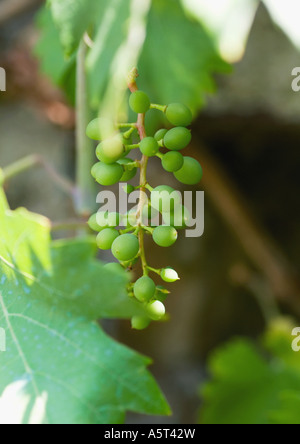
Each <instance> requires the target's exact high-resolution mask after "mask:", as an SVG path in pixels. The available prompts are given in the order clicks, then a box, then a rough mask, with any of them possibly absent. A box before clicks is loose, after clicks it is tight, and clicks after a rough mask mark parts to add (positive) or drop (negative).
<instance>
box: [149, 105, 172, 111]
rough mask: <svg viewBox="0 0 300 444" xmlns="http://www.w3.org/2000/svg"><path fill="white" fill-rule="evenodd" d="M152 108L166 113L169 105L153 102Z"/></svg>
mask: <svg viewBox="0 0 300 444" xmlns="http://www.w3.org/2000/svg"><path fill="white" fill-rule="evenodd" d="M150 108H151V109H158V110H159V111H161V112H163V113H165V112H166V111H167V108H168V107H167V106H166V105H157V104H156V103H151V105H150Z"/></svg>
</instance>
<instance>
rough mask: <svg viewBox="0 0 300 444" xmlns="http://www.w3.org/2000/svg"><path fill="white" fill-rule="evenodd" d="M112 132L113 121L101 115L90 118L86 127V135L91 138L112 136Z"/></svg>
mask: <svg viewBox="0 0 300 444" xmlns="http://www.w3.org/2000/svg"><path fill="white" fill-rule="evenodd" d="M114 132H115V127H114V124H113V122H112V121H111V120H109V119H105V118H103V117H101V118H97V119H94V120H92V121H91V122H90V123H89V124H88V127H87V129H86V135H87V136H88V137H89V138H90V139H92V140H102V139H104V138H105V137H110V136H112V135H113V134H114Z"/></svg>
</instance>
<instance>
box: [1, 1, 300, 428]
mask: <svg viewBox="0 0 300 444" xmlns="http://www.w3.org/2000/svg"><path fill="white" fill-rule="evenodd" d="M115 3H116V5H115V6H117V9H116V18H115V22H114V26H117V25H118V23H120V22H119V21H121V20H124V23H126V21H128V20H129V19H130V17H127V15H126V14H127V12H126V11H125V12H124V11H122V7H121V6H120V5H119V6H118V2H115ZM124 3H127V0H126V1H125V2H124ZM139 3H140V4H141V5H144V10H141V11H139V12H138V13H139V17H140V19H141V17H142V19H141V23H140V24H139V27H140V28H141V29H142V31H144V34H143V37H142V38H141V41H140V46H139V47H138V48H137V51H136V53H135V54H130V55H129V56H128V57H127V61H126V63H127V64H129V63H130V64H132V62H133V61H135V62H137V65H138V67H139V70H140V74H141V78H140V82H139V84H140V86H141V88H142V89H143V88H144V89H145V90H147V91H148V92H149V93H150V96H151V97H152V98H153V101H154V102H158V103H169V102H170V101H174V100H175V101H184V102H185V103H187V105H189V106H190V107H191V108H192V109H193V112H194V114H195V121H194V124H193V134H194V137H193V142H192V144H191V146H190V148H189V149H188V150H189V152H190V154H191V155H193V156H194V157H196V158H197V159H198V160H199V161H200V162H201V163H202V166H203V168H204V179H203V182H202V183H201V186H200V189H201V190H204V191H205V196H206V203H205V225H206V227H205V234H204V236H203V237H202V238H199V239H193V238H190V239H189V238H185V237H184V236H182V237H181V238H180V240H179V241H178V243H177V244H176V245H175V246H174V247H172V248H171V249H168V250H166V251H161V250H159V249H158V248H155V247H154V246H153V244H152V243H151V242H150V243H149V245H148V246H147V250H148V255H149V258H150V262H152V263H153V264H155V265H157V267H160V266H163V265H166V264H170V265H172V266H173V267H174V268H175V269H176V270H177V271H178V272H179V274H180V276H181V281H180V282H179V284H176V285H174V286H172V294H171V296H170V297H169V299H168V302H167V308H168V311H169V313H170V321H169V322H167V323H161V324H159V323H155V324H154V325H153V326H151V327H150V328H149V329H148V330H146V331H145V332H142V333H140V332H138V333H136V332H133V331H131V330H130V328H129V323H128V322H124V323H123V322H107V323H105V325H104V327H105V328H106V329H107V331H109V333H110V334H111V335H113V336H114V337H116V338H117V339H118V340H119V341H121V342H122V343H125V344H128V345H130V346H131V347H133V348H134V349H136V350H138V351H140V352H142V353H143V354H146V355H148V356H151V357H152V358H153V359H154V366H153V367H152V371H153V373H154V374H155V376H156V377H157V379H158V381H159V384H160V385H161V387H162V388H163V390H164V392H165V393H166V396H167V398H168V400H169V402H170V404H171V406H172V408H173V413H174V414H173V416H172V417H171V418H167V419H166V418H149V417H141V416H137V415H129V416H128V419H127V420H128V422H129V423H140V422H143V423H148V422H149V423H155V424H159V423H166V422H170V423H172V424H193V423H195V422H204V423H266V422H273V421H279V422H297V423H300V414H299V415H298V416H299V417H298V416H297V414H296V415H294V416H293V414H294V413H295V412H296V411H297V408H298V412H299V406H300V380H299V376H298V379H297V377H296V376H295V375H294V376H293V377H291V373H292V372H293V371H295V369H296V370H297V372H298V373H299V368H300V355H299V357H298V354H296V353H294V352H293V351H292V350H291V342H292V336H291V332H292V329H293V328H295V327H297V326H298V325H299V322H300V320H299V317H300V281H299V259H300V251H299V242H300V232H299V222H300V220H299V219H300V210H299V192H300V175H299V168H300V157H299V146H300V92H299V93H297V92H295V91H293V89H292V86H291V84H292V80H293V77H292V75H291V73H292V70H293V68H294V67H297V66H299V45H300V32H299V26H298V20H295V18H298V17H299V13H300V6H299V4H298V2H297V1H293V0H290V1H285V2H277V1H276V0H274V1H272V0H269V1H266V2H257V1H254V0H253V1H252V0H247V1H246V0H245V1H244V0H243V1H242V0H239V1H231V0H228V1H227V0H226V1H225V0H223V1H221V2H220V1H219V0H210V1H206V0H204V1H202V0H195V1H193V0H186V1H182V2H179V1H177V0H174V1H173V0H172V1H171V0H160V1H158V0H153V1H152V2H150V1H148V0H147V1H146V2H144V0H143V1H142V0H139ZM278 3H284V5H281V7H280V5H278ZM118 8H119V9H118ZM141 9H142V8H141ZM122 14H124V17H123V16H122ZM118 20H119V21H118ZM142 24H143V27H142ZM140 28H139V29H140ZM116 29H119V34H118V35H116ZM141 29H140V32H142V31H141ZM137 35H140V34H137ZM112 36H115V37H114V39H113V38H112ZM98 37H99V36H98ZM127 37H128V36H127V34H126V32H125V31H124V27H122V26H117V28H115V29H114V28H113V25H112V27H111V36H110V38H109V39H108V41H105V40H104V42H102V43H103V45H104V50H103V51H102V52H101V54H100V50H99V45H98V47H96V43H95V46H94V47H93V48H92V49H91V54H90V55H89V58H88V68H90V69H91V72H92V69H93V74H91V78H90V85H91V91H90V103H91V113H94V114H96V113H97V111H98V110H99V108H100V107H101V106H102V104H103V103H107V101H108V100H113V97H112V96H109V95H108V94H109V93H111V91H112V85H115V83H113V82H115V81H116V78H118V75H119V76H120V75H121V74H122V73H123V72H124V70H125V69H127V65H126V63H125V64H124V65H122V67H120V71H118V69H117V73H119V74H118V75H117V76H116V75H111V73H112V72H116V69H115V68H116V66H117V65H116V61H117V60H118V58H117V57H115V55H116V53H117V51H118V49H120V47H122V45H125V49H126V44H128V38H127ZM97 41H98V39H96V42H97ZM123 49H124V48H123ZM97 51H98V53H97ZM134 58H135V59H136V60H134ZM119 59H120V60H121V57H119ZM120 63H121V62H120ZM0 66H1V67H3V68H5V69H6V72H7V91H6V92H5V93H2V92H1V93H0V116H1V117H0V165H1V167H5V166H7V165H9V164H11V163H12V162H14V161H16V160H19V159H21V158H23V157H24V156H27V155H29V154H31V153H37V154H39V155H41V156H43V158H44V159H46V160H47V162H48V163H49V164H50V165H51V166H53V167H54V168H55V169H56V170H57V171H58V172H59V173H60V174H61V175H64V176H66V177H68V178H69V179H71V180H73V179H74V178H75V161H76V152H75V123H76V120H75V111H74V107H73V105H74V87H75V86H74V85H75V83H76V82H75V60H74V57H72V56H71V57H70V58H68V59H64V57H63V52H62V49H61V47H60V46H59V37H58V31H57V30H56V28H55V26H54V24H53V21H52V19H51V17H50V12H49V11H48V10H46V9H45V6H44V2H43V1H40V0H9V1H8V0H1V1H0ZM95 69H96V73H95ZM125 72H126V71H125ZM121 113H123V114H124V113H125V110H123V111H121ZM161 123H162V122H160V121H159V117H158V115H157V114H156V113H155V112H153V114H152V115H151V116H150V118H149V121H148V122H147V124H148V131H149V133H151V132H153V131H155V130H156V129H157V128H158V127H159V126H160V124H161ZM150 176H151V177H150V183H151V184H153V185H159V184H161V183H166V184H169V185H171V186H174V187H175V188H178V184H177V183H176V182H175V181H173V179H172V178H171V177H170V175H168V174H167V173H165V175H164V173H163V170H162V169H161V167H160V165H159V162H158V163H157V164H155V161H154V164H153V166H152V169H151V170H150ZM98 191H99V190H98ZM96 192H97V189H96V190H95V193H96ZM7 193H8V198H9V202H10V204H11V206H12V207H13V208H16V207H18V206H25V207H27V208H29V209H30V210H32V211H35V212H38V213H41V214H44V215H46V216H48V217H49V218H50V219H51V220H52V221H54V222H58V223H59V222H61V221H63V220H71V219H74V218H76V214H75V211H74V206H73V202H72V200H71V199H70V197H69V196H68V195H67V194H65V193H64V192H63V191H61V189H60V188H59V187H57V184H55V181H51V180H50V179H48V177H47V176H46V175H45V172H44V170H43V168H36V169H34V170H31V171H29V172H25V173H24V174H22V175H21V176H19V177H17V178H14V179H13V180H11V182H10V183H9V185H8V187H7ZM65 234H67V235H69V234H70V233H65ZM100 258H101V259H103V260H110V259H111V258H110V256H108V255H105V256H104V255H102V256H101V255H100ZM237 338H238V339H237ZM283 368H284V369H283ZM287 375H289V376H287ZM208 381H209V383H208ZM269 381H272V386H269V385H268V384H269ZM266 385H267V386H268V387H267V393H265V392H264V389H265V388H266ZM258 395H259V396H258ZM273 410H276V412H275V413H274V411H273ZM225 411H226V413H225ZM241 411H242V412H243V413H241ZM276 418H277V419H276ZM278 418H279V419H278Z"/></svg>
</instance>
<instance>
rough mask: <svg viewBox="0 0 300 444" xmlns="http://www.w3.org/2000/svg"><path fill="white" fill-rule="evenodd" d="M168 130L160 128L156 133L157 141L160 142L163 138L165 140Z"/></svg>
mask: <svg viewBox="0 0 300 444" xmlns="http://www.w3.org/2000/svg"><path fill="white" fill-rule="evenodd" d="M167 132H168V130H167V129H165V128H162V129H160V130H158V131H157V132H156V133H155V135H154V139H155V140H157V142H160V141H161V140H163V138H164V137H165V135H166V134H167Z"/></svg>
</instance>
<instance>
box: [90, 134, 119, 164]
mask: <svg viewBox="0 0 300 444" xmlns="http://www.w3.org/2000/svg"><path fill="white" fill-rule="evenodd" d="M124 153H125V148H124V145H123V142H122V137H121V136H120V135H117V136H114V137H110V138H109V139H106V140H104V141H103V142H101V143H100V144H99V145H98V146H97V149H96V155H97V158H98V159H99V160H100V161H101V162H104V163H106V164H112V163H115V162H116V161H117V160H119V159H120V158H121V157H122V156H123V154H124Z"/></svg>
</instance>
